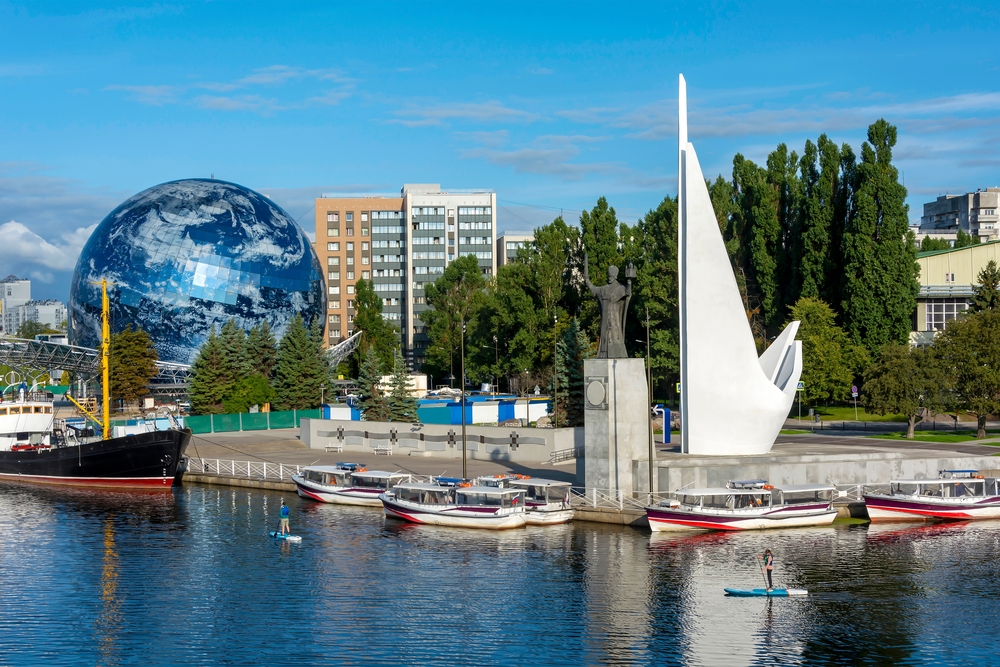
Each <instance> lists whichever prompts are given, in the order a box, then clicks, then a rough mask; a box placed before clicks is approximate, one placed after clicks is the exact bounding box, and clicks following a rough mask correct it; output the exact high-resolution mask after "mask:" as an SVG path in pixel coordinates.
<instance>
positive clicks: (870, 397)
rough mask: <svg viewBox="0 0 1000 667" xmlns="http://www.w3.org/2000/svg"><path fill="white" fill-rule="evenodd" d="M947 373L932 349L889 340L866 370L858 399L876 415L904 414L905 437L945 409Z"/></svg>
mask: <svg viewBox="0 0 1000 667" xmlns="http://www.w3.org/2000/svg"><path fill="white" fill-rule="evenodd" d="M947 397H948V393H947V376H946V374H945V373H944V371H943V369H942V367H941V364H940V363H939V361H938V359H937V356H936V354H935V351H934V349H933V348H912V347H910V346H909V345H906V344H900V343H890V344H888V345H885V346H884V347H883V348H882V349H881V350H880V352H879V356H878V359H877V360H876V361H875V363H873V364H872V365H871V366H869V367H868V369H867V370H866V371H865V376H864V383H863V386H862V397H861V400H862V402H863V403H864V406H865V409H866V410H868V411H869V412H873V413H875V414H879V415H904V416H905V417H906V437H907V438H913V432H914V429H915V428H916V426H917V424H918V423H920V422H921V421H923V420H924V419H925V418H927V417H928V416H930V415H933V414H934V413H936V412H940V411H943V410H944V409H946V400H947Z"/></svg>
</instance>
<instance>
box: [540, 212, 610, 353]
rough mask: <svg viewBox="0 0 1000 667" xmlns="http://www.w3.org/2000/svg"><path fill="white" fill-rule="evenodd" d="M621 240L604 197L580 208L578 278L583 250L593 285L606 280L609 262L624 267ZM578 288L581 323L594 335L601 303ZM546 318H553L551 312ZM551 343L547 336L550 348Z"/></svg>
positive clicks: (577, 258)
mask: <svg viewBox="0 0 1000 667" xmlns="http://www.w3.org/2000/svg"><path fill="white" fill-rule="evenodd" d="M620 240H621V239H620V236H619V229H618V216H617V214H616V213H615V209H614V208H613V207H611V206H609V205H608V200H607V199H605V198H604V197H601V198H599V199H598V200H597V205H596V206H594V208H593V209H592V210H590V211H583V212H582V213H581V214H580V244H579V245H578V246H577V247H576V248H575V251H576V252H575V255H576V256H575V257H574V265H575V268H576V269H577V270H578V271H580V272H581V273H580V280H581V282H582V278H583V274H582V270H583V254H584V253H586V254H587V259H588V263H589V265H590V281H591V282H592V283H593V284H594V285H597V286H600V285H605V284H607V282H608V267H609V266H612V265H615V266H618V268H619V269H621V268H623V267H622V256H621V253H620V252H619V250H618V243H619V241H620ZM624 278H625V275H624V271H620V272H619V279H621V280H624ZM577 291H578V293H579V294H580V296H581V303H580V309H579V313H578V316H579V317H580V319H581V324H582V325H583V326H584V327H585V328H586V330H587V333H588V334H589V335H590V336H591V337H592V338H595V339H596V338H597V337H598V334H599V333H600V326H601V321H600V313H599V312H598V310H599V308H600V306H599V305H598V303H597V301H596V299H593V298H591V296H590V294H589V293H588V292H587V291H586V288H585V287H581V286H578V287H577ZM548 321H549V322H552V318H551V316H550V317H549V318H548ZM551 343H552V340H551V339H550V340H549V344H550V345H549V348H550V349H551V347H552V346H551ZM550 360H551V357H550Z"/></svg>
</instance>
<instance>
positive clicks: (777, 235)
mask: <svg viewBox="0 0 1000 667" xmlns="http://www.w3.org/2000/svg"><path fill="white" fill-rule="evenodd" d="M733 189H734V193H735V198H736V204H737V206H736V213H735V216H736V217H737V218H738V222H737V223H736V227H737V229H738V230H739V233H740V237H741V240H742V244H743V245H742V247H743V252H742V255H743V257H742V261H741V265H742V266H744V267H745V268H746V273H747V275H746V283H747V293H748V300H749V301H754V300H756V299H755V298H754V297H755V295H759V303H760V308H761V311H762V312H761V314H762V316H763V319H764V322H765V323H766V324H767V326H768V328H769V329H770V328H771V327H772V323H773V322H774V321H775V319H776V318H778V317H781V315H782V310H783V309H782V307H781V287H782V286H781V284H780V283H779V272H778V260H779V256H780V255H781V254H782V253H781V240H782V228H781V220H780V219H779V217H778V208H779V204H780V201H779V199H780V198H779V193H778V190H777V189H776V188H775V187H774V185H773V184H772V183H770V182H769V181H768V172H767V170H766V169H762V168H761V167H758V166H757V165H756V164H754V163H753V162H751V161H750V160H747V159H745V158H744V157H743V156H742V155H739V154H737V155H736V157H735V158H733Z"/></svg>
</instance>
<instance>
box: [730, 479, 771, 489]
mask: <svg viewBox="0 0 1000 667" xmlns="http://www.w3.org/2000/svg"><path fill="white" fill-rule="evenodd" d="M765 484H767V480H766V479H742V480H732V481H731V482H729V487H730V488H732V487H737V486H741V487H743V486H745V487H751V486H764V485H765Z"/></svg>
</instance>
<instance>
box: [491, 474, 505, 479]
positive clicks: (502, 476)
mask: <svg viewBox="0 0 1000 667" xmlns="http://www.w3.org/2000/svg"><path fill="white" fill-rule="evenodd" d="M506 476H507V475H493V479H503V478H504V477H506Z"/></svg>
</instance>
